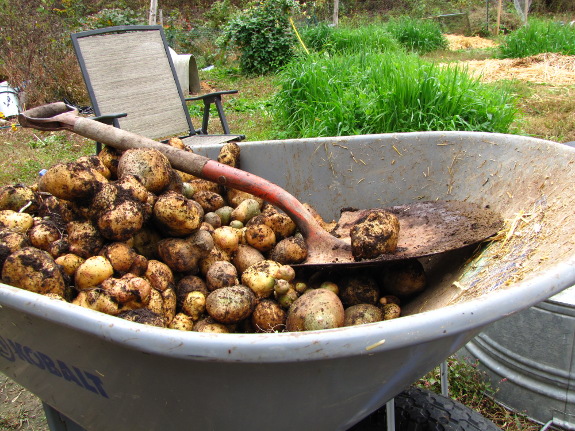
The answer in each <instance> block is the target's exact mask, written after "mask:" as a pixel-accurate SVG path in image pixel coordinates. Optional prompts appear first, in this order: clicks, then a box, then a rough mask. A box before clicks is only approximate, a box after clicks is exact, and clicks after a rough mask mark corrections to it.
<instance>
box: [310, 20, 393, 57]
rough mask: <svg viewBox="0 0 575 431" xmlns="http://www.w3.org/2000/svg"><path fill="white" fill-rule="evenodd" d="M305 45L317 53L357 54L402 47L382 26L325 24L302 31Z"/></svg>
mask: <svg viewBox="0 0 575 431" xmlns="http://www.w3.org/2000/svg"><path fill="white" fill-rule="evenodd" d="M301 34H302V39H303V41H304V44H305V45H306V46H307V47H308V48H309V49H311V50H312V51H316V52H328V53H330V54H335V53H341V54H346V53H350V54H351V53H356V52H387V51H397V50H399V49H401V46H400V45H399V43H398V42H397V40H396V39H395V38H394V37H393V36H392V35H391V34H390V33H389V32H388V31H387V30H386V29H385V27H383V26H381V25H376V24H371V25H365V26H362V27H345V26H340V27H330V26H328V25H326V24H324V23H321V24H319V25H316V26H309V27H306V28H304V29H302V31H301Z"/></svg>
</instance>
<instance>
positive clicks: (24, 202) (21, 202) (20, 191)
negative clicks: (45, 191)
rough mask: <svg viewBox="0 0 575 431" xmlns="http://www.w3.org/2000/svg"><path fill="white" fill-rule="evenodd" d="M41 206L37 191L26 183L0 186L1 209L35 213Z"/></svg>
mask: <svg viewBox="0 0 575 431" xmlns="http://www.w3.org/2000/svg"><path fill="white" fill-rule="evenodd" d="M39 206H40V202H39V199H38V196H37V195H36V193H35V192H34V191H33V190H32V189H31V188H30V187H28V186H25V185H24V184H15V185H8V186H4V187H2V188H0V210H12V211H17V212H19V211H22V212H26V213H29V214H34V213H35V212H36V211H37V210H38V208H39Z"/></svg>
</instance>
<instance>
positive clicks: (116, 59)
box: [71, 26, 194, 139]
mask: <svg viewBox="0 0 575 431" xmlns="http://www.w3.org/2000/svg"><path fill="white" fill-rule="evenodd" d="M71 37H72V43H73V45H74V50H75V52H76V56H77V58H78V62H79V64H80V69H81V70H82V75H83V77H84V81H85V83H86V87H87V89H88V93H89V95H90V99H91V101H92V106H93V108H94V112H95V114H96V115H106V114H112V113H123V112H125V113H126V114H128V115H127V116H126V117H124V118H120V119H117V120H115V121H116V124H115V125H116V126H117V127H120V128H122V129H125V130H128V131H130V132H133V133H137V134H139V135H143V136H146V137H148V138H151V139H162V138H167V137H171V136H188V135H190V134H194V127H193V125H192V121H191V119H190V116H189V113H188V110H187V106H186V102H185V100H184V97H183V94H182V89H181V87H180V84H179V82H178V77H177V74H176V71H175V69H174V64H173V62H172V58H171V55H170V52H169V47H168V44H167V42H166V37H165V35H164V31H163V28H162V27H161V26H119V27H108V28H104V29H97V30H90V31H84V32H80V33H75V34H72V35H71Z"/></svg>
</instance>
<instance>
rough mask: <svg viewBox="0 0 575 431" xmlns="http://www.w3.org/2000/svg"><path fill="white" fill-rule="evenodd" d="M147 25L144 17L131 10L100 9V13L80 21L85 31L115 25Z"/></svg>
mask: <svg viewBox="0 0 575 431" xmlns="http://www.w3.org/2000/svg"><path fill="white" fill-rule="evenodd" d="M143 24H147V21H146V19H145V17H144V15H143V14H142V13H141V12H139V11H135V10H132V9H117V8H114V9H102V10H101V11H99V12H97V13H95V14H93V15H90V16H88V17H87V18H86V19H84V20H81V25H82V26H83V27H84V28H87V29H94V28H104V27H112V26H116V25H143Z"/></svg>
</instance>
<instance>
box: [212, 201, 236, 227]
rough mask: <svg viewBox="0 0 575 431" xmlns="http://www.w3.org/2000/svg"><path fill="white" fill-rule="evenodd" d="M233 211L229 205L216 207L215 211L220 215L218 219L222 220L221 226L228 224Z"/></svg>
mask: <svg viewBox="0 0 575 431" xmlns="http://www.w3.org/2000/svg"><path fill="white" fill-rule="evenodd" d="M233 211H234V209H233V208H232V207H230V206H227V205H226V206H223V207H221V208H218V209H217V210H216V211H215V213H216V214H217V215H218V216H219V217H220V220H221V221H222V226H226V225H228V224H230V221H231V220H232V212H233Z"/></svg>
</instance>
